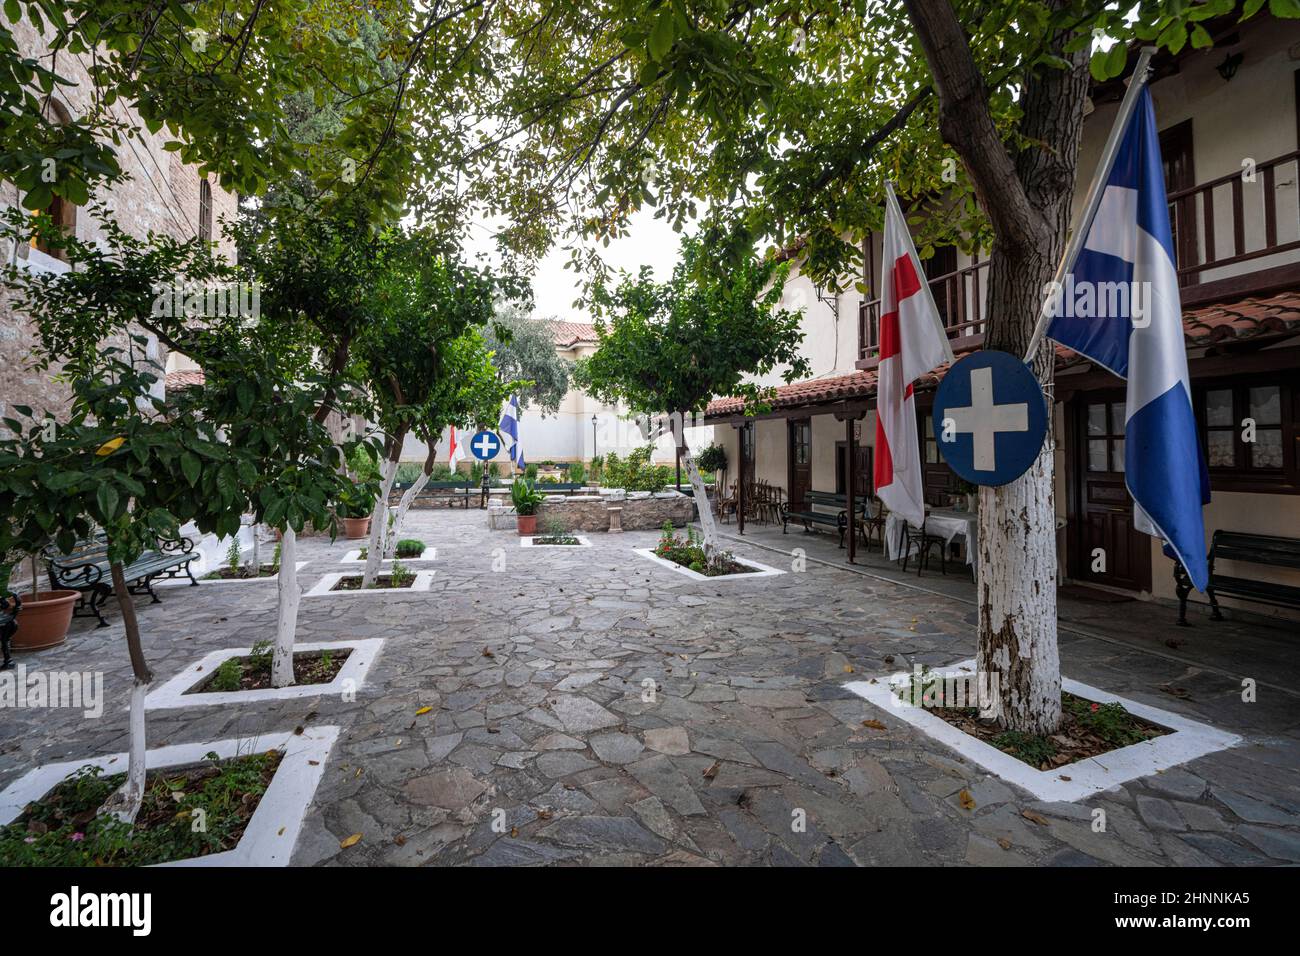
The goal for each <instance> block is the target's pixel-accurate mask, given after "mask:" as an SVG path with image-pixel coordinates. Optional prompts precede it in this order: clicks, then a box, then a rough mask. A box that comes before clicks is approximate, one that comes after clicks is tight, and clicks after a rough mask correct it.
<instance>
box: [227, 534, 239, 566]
mask: <svg viewBox="0 0 1300 956" xmlns="http://www.w3.org/2000/svg"><path fill="white" fill-rule="evenodd" d="M226 566H227V567H228V568H230V573H231V574H235V573H237V572H238V571H239V539H238V538H232V539H231V541H230V547H228V548H226Z"/></svg>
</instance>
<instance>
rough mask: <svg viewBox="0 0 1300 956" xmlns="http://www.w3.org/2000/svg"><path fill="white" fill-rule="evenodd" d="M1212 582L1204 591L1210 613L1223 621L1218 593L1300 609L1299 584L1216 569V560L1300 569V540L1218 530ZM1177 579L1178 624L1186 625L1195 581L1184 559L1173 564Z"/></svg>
mask: <svg viewBox="0 0 1300 956" xmlns="http://www.w3.org/2000/svg"><path fill="white" fill-rule="evenodd" d="M1208 558H1209V564H1210V583H1209V584H1208V585H1207V586H1206V588H1205V594H1206V596H1207V597H1208V598H1209V599H1210V608H1211V614H1210V616H1211V617H1212V618H1213V619H1214V620H1216V621H1222V620H1223V614H1222V612H1221V611H1220V610H1219V599H1218V596H1219V595H1221V594H1222V595H1226V596H1228V597H1234V598H1236V599H1237V600H1239V601H1254V602H1255V603H1256V604H1268V605H1271V606H1273V607H1286V608H1300V587H1297V586H1295V585H1292V584H1279V583H1277V582H1274V581H1256V580H1255V579H1253V578H1238V577H1232V576H1231V575H1227V574H1220V573H1218V572H1216V571H1215V570H1214V562H1215V561H1220V560H1222V561H1240V562H1242V563H1244V564H1262V565H1266V566H1268V567H1273V568H1289V569H1293V570H1300V539H1297V538H1280V537H1275V536H1273V535H1268V534H1243V533H1241V532H1238V531H1216V532H1214V537H1212V538H1211V539H1210V553H1209V555H1208ZM1174 581H1175V584H1176V586H1177V587H1176V589H1177V593H1178V623H1179V624H1182V625H1183V626H1184V627H1185V626H1187V596H1188V595H1189V594H1191V592H1192V581H1191V578H1189V577H1188V576H1187V570H1186V569H1185V568H1184V567H1183V565H1182V562H1177V563H1175V565H1174Z"/></svg>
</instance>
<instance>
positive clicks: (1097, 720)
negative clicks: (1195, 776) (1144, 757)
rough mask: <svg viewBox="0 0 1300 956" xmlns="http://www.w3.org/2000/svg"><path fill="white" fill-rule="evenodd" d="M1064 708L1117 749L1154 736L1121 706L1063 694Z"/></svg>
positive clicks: (1062, 703)
mask: <svg viewBox="0 0 1300 956" xmlns="http://www.w3.org/2000/svg"><path fill="white" fill-rule="evenodd" d="M1061 706H1062V707H1063V708H1064V709H1065V711H1066V712H1067V713H1069V714H1071V715H1073V716H1074V718H1075V719H1076V720H1078V722H1079V723H1081V724H1083V726H1085V727H1087V728H1088V729H1089V730H1091V731H1092V732H1093V733H1095V734H1096V735H1097V736H1098V737H1100V738H1101V739H1102V740H1104V741H1106V743H1108V744H1110V745H1111V746H1113V747H1127V746H1129V745H1130V744H1136V743H1141V742H1142V741H1143V740H1146V739H1148V738H1149V737H1151V736H1152V734H1151V731H1150V730H1149V729H1147V728H1146V727H1145V726H1144V725H1142V724H1139V723H1137V721H1136V720H1135V719H1134V717H1133V715H1132V714H1130V713H1129V712H1128V711H1127V710H1126V709H1125V708H1124V705H1123V704H1120V703H1115V702H1112V703H1109V704H1098V703H1095V702H1094V701H1090V700H1084V699H1083V698H1082V697H1075V696H1074V695H1073V694H1062V695H1061Z"/></svg>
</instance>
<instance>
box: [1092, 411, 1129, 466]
mask: <svg viewBox="0 0 1300 956" xmlns="http://www.w3.org/2000/svg"><path fill="white" fill-rule="evenodd" d="M1087 428H1088V470H1089V471H1092V472H1114V473H1119V474H1122V473H1123V471H1124V402H1123V401H1117V402H1089V403H1088V422H1087Z"/></svg>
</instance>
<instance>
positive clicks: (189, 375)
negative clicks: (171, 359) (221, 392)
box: [166, 369, 203, 389]
mask: <svg viewBox="0 0 1300 956" xmlns="http://www.w3.org/2000/svg"><path fill="white" fill-rule="evenodd" d="M166 384H167V388H168V389H175V388H189V387H190V386H191V385H202V384H203V372H202V370H200V369H184V370H182V371H179V372H168V373H167V378H166Z"/></svg>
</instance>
